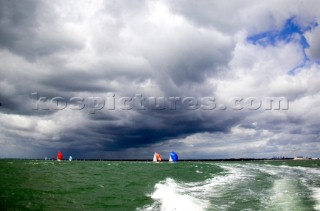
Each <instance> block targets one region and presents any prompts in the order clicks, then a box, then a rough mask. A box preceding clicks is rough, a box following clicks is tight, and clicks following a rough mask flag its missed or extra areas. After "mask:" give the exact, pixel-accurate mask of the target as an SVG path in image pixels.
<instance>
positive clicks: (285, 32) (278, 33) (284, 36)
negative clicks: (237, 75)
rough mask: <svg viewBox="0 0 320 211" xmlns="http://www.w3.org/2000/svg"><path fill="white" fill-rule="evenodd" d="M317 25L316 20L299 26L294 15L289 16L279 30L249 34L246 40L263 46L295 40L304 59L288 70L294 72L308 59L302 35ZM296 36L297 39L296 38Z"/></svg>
mask: <svg viewBox="0 0 320 211" xmlns="http://www.w3.org/2000/svg"><path fill="white" fill-rule="evenodd" d="M317 26H318V23H317V22H312V23H311V24H309V25H308V26H306V27H302V26H299V25H298V24H297V23H296V21H295V17H291V18H289V19H287V20H286V22H285V24H284V26H283V28H282V29H281V30H270V31H265V32H262V33H259V34H255V35H251V36H248V37H247V41H249V42H250V43H252V44H254V45H260V46H263V47H266V46H270V45H271V46H275V45H276V43H277V42H280V41H282V42H286V43H289V42H297V41H298V43H299V44H300V46H301V49H302V53H303V56H304V61H303V62H302V63H301V64H299V65H298V66H297V67H295V68H294V69H292V70H290V71H289V74H295V72H296V70H297V69H298V68H301V67H303V66H304V65H305V64H306V63H307V62H308V61H309V60H310V59H309V57H308V56H307V54H306V52H305V49H306V48H309V47H310V45H309V43H308V42H307V39H306V38H305V36H304V33H305V32H306V31H310V30H312V29H314V28H315V27H317ZM297 37H298V39H297Z"/></svg>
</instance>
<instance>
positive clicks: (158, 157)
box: [153, 152, 162, 162]
mask: <svg viewBox="0 0 320 211" xmlns="http://www.w3.org/2000/svg"><path fill="white" fill-rule="evenodd" d="M160 161H162V157H161V155H160V154H159V153H156V152H155V153H154V155H153V162H160Z"/></svg>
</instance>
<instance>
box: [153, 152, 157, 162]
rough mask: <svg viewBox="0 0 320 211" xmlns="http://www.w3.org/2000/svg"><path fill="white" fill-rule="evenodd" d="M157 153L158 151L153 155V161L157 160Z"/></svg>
mask: <svg viewBox="0 0 320 211" xmlns="http://www.w3.org/2000/svg"><path fill="white" fill-rule="evenodd" d="M156 154H157V153H154V155H153V162H157V157H156Z"/></svg>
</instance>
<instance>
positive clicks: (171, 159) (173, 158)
mask: <svg viewBox="0 0 320 211" xmlns="http://www.w3.org/2000/svg"><path fill="white" fill-rule="evenodd" d="M169 162H170V163H175V162H178V154H177V153H176V152H171V153H170V156H169Z"/></svg>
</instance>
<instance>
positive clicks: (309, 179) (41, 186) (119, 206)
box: [0, 160, 320, 211]
mask: <svg viewBox="0 0 320 211" xmlns="http://www.w3.org/2000/svg"><path fill="white" fill-rule="evenodd" d="M0 210H184V211H186V210H191V211H194V210H288V211H292V210H320V161H259V162H258V161H251V162H250V161H249V162H179V163H174V164H172V163H166V162H163V163H152V162H118V161H72V162H69V161H62V162H57V161H36V160H0Z"/></svg>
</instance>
